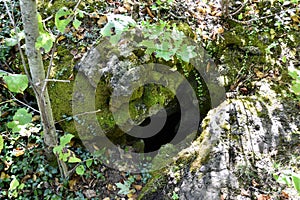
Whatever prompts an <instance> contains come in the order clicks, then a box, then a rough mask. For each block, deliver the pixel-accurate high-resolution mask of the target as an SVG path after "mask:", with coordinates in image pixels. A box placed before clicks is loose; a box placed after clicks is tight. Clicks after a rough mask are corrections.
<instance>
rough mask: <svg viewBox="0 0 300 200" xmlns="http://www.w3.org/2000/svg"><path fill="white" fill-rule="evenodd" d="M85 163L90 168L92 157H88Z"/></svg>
mask: <svg viewBox="0 0 300 200" xmlns="http://www.w3.org/2000/svg"><path fill="white" fill-rule="evenodd" d="M85 163H86V166H87V167H88V168H90V166H92V164H93V159H88V160H86V161H85Z"/></svg>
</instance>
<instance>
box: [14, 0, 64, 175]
mask: <svg viewBox="0 0 300 200" xmlns="http://www.w3.org/2000/svg"><path fill="white" fill-rule="evenodd" d="M20 5H21V6H20V7H21V14H22V20H23V27H24V31H25V43H26V55H27V59H28V64H29V68H30V74H31V79H32V86H33V88H34V92H35V95H36V98H37V102H38V106H39V110H40V114H41V119H42V124H43V131H44V142H45V144H46V146H47V149H46V153H51V152H52V148H53V147H54V146H56V145H57V136H56V129H55V126H54V119H53V115H52V108H51V103H50V99H49V94H48V91H47V87H46V88H45V90H44V91H42V90H43V85H44V83H45V70H44V65H43V61H42V56H41V53H40V51H39V50H38V49H36V48H35V43H36V40H37V38H38V36H39V28H38V19H37V9H36V1H35V0H21V1H20ZM24 67H25V66H24ZM58 163H59V166H60V167H62V169H61V172H63V173H62V174H63V175H64V176H67V169H66V165H65V163H62V162H61V161H58Z"/></svg>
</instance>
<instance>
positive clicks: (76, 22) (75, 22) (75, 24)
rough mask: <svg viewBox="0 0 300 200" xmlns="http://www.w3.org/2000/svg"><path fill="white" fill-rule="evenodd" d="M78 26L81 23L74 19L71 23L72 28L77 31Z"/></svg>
mask: <svg viewBox="0 0 300 200" xmlns="http://www.w3.org/2000/svg"><path fill="white" fill-rule="evenodd" d="M80 24H81V21H79V20H78V19H76V18H75V19H74V21H73V26H74V28H75V29H78V27H79V26H80Z"/></svg>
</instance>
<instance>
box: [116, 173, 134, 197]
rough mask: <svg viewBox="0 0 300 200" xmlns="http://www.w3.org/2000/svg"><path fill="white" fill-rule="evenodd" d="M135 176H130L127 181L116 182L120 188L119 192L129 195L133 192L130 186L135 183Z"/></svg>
mask: <svg viewBox="0 0 300 200" xmlns="http://www.w3.org/2000/svg"><path fill="white" fill-rule="evenodd" d="M134 181H135V180H134V177H133V176H130V177H129V178H128V180H127V181H124V183H116V186H117V187H118V188H119V189H120V191H119V192H118V194H124V195H127V194H129V193H130V192H131V190H130V187H131V184H132V183H134Z"/></svg>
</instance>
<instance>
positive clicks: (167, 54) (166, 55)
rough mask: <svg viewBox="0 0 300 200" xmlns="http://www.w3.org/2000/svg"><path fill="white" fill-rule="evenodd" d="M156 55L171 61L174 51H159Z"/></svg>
mask: <svg viewBox="0 0 300 200" xmlns="http://www.w3.org/2000/svg"><path fill="white" fill-rule="evenodd" d="M155 56H156V57H158V58H163V59H164V60H165V61H169V60H171V58H172V56H173V52H170V51H157V52H156V55H155Z"/></svg>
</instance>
